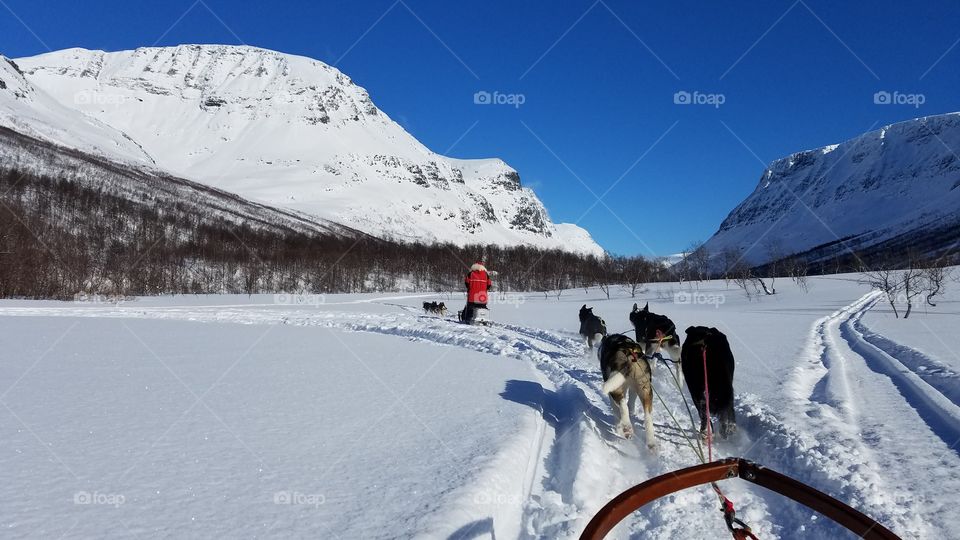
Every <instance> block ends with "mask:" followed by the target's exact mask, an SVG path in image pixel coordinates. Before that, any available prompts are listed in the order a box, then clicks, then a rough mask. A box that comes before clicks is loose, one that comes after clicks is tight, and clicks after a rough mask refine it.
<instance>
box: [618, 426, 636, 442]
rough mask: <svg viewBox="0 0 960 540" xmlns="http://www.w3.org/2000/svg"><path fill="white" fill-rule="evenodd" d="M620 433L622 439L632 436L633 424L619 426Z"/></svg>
mask: <svg viewBox="0 0 960 540" xmlns="http://www.w3.org/2000/svg"><path fill="white" fill-rule="evenodd" d="M620 434H621V435H623V438H624V439H629V438H631V437H633V426H620Z"/></svg>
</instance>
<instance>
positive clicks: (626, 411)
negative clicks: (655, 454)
mask: <svg viewBox="0 0 960 540" xmlns="http://www.w3.org/2000/svg"><path fill="white" fill-rule="evenodd" d="M597 355H598V356H599V357H600V371H601V373H602V374H603V381H604V383H603V393H604V394H607V395H608V396H610V404H611V405H612V406H613V414H614V416H615V417H616V418H617V430H618V431H619V432H620V434H621V435H623V436H624V437H625V438H627V439H629V438H630V437H632V436H633V423H632V422H631V420H630V412H631V411H633V410H634V407H635V405H636V400H637V397H638V396H639V397H640V402H641V404H642V405H643V422H644V423H643V425H644V430H645V431H646V437H647V446H648V447H650V448H654V447H655V446H656V439H655V438H654V433H653V382H652V380H651V371H650V363H649V362H648V361H647V359H646V358H645V357H644V356H643V347H642V346H641V345H640V344H638V343H637V342H635V341H634V340H632V339H630V338H629V337H627V336H625V335H623V334H613V335H610V336H607V337H605V338H603V340H602V341H601V342H600V349H599V350H598V351H597Z"/></svg>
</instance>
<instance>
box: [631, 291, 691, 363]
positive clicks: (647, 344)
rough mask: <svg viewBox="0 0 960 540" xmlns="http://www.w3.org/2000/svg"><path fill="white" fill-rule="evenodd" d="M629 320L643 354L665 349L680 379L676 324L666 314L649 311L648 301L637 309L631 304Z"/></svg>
mask: <svg viewBox="0 0 960 540" xmlns="http://www.w3.org/2000/svg"><path fill="white" fill-rule="evenodd" d="M630 322H631V323H632V324H633V328H634V330H635V331H636V334H637V342H639V343H640V344H641V345H643V347H644V349H643V354H644V355H646V356H647V357H648V358H649V357H650V356H652V355H653V354H654V353H656V352H657V350H658V348H659V351H660V352H663V351H666V353H667V354H668V355H670V358H671V359H672V360H673V362H674V364H676V366H677V379H678V380H682V379H680V336H679V335H677V325H675V324H673V321H671V320H670V319H669V318H668V317H667V316H666V315H658V314H656V313H653V312H651V311H650V303H649V302H647V305H645V306H643V309H638V308H637V305H636V304H634V305H633V311H631V312H630Z"/></svg>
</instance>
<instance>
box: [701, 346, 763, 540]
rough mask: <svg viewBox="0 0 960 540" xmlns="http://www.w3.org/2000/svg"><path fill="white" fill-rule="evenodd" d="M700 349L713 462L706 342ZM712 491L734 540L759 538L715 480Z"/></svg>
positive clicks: (709, 461)
mask: <svg viewBox="0 0 960 540" xmlns="http://www.w3.org/2000/svg"><path fill="white" fill-rule="evenodd" d="M700 350H701V351H703V397H704V399H705V400H706V404H705V407H704V408H705V412H706V418H707V463H713V417H711V416H710V382H709V381H710V379H709V377H708V375H709V373H708V372H707V344H706V343H702V344H701V345H700ZM702 459H703V458H702V455H701V460H702ZM710 486H711V487H713V491H714V492H715V493H716V494H717V497H718V498H719V499H720V511H721V512H723V520H724V521H725V522H726V524H727V530H729V531H730V534H732V535H733V538H734V540H746V539H753V540H759V539H758V538H757V537H756V535H754V534H753V531H752V530H751V529H750V526H749V525H747V524H746V523H744V522H743V520H741V519H739V518H737V511H736V509H734V507H733V501H731V500H730V499H729V498H727V496H726V495H724V494H723V491H722V490H721V489H720V486H719V485H717V483H716V482H710Z"/></svg>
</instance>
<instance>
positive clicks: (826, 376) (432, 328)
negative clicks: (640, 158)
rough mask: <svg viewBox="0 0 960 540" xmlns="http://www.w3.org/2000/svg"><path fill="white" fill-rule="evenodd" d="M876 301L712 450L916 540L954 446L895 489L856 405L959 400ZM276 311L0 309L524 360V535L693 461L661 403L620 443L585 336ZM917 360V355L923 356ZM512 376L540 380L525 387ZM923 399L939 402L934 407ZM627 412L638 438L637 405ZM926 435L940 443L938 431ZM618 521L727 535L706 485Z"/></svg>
mask: <svg viewBox="0 0 960 540" xmlns="http://www.w3.org/2000/svg"><path fill="white" fill-rule="evenodd" d="M876 300H877V297H876V295H875V293H871V294H868V295H866V296H864V297H863V298H861V299H859V300H858V301H856V302H854V303H853V304H851V305H850V306H847V307H846V308H844V309H841V310H839V311H837V312H836V313H833V314H831V315H828V316H827V317H824V318H822V319H820V320H818V321H817V322H816V323H815V324H814V326H813V328H812V329H811V335H810V340H809V343H808V345H807V348H806V350H805V352H804V355H803V356H802V357H801V358H800V359H799V363H800V365H799V366H798V367H797V368H796V369H795V370H794V372H793V374H792V376H791V377H790V380H789V381H787V382H786V383H785V385H784V387H785V389H786V390H787V391H789V392H790V394H791V399H792V403H793V405H792V407H791V408H790V409H789V410H776V411H773V410H771V409H770V408H769V407H768V406H766V405H765V404H764V403H763V402H762V401H761V400H760V399H759V398H757V397H756V396H752V395H749V394H742V393H741V394H738V397H737V401H738V405H737V414H738V423H739V424H740V426H741V434H740V438H739V439H735V440H733V441H726V442H720V443H719V444H718V446H717V447H716V448H715V453H716V454H717V456H718V457H725V456H744V457H747V458H749V459H754V460H756V461H758V462H760V463H763V464H765V465H768V466H770V467H772V468H774V469H777V470H780V471H781V472H785V473H787V474H790V475H791V476H794V477H796V478H798V479H799V480H801V481H804V482H807V483H809V484H811V485H813V486H815V487H817V488H818V489H822V490H825V491H827V492H829V493H831V494H833V495H834V496H837V497H838V498H840V499H841V500H844V501H845V502H848V503H849V504H851V505H853V506H854V507H857V508H860V509H861V510H863V511H865V512H866V513H868V514H870V515H872V516H873V517H875V518H877V519H879V520H880V521H882V522H883V523H885V524H887V525H888V526H890V527H891V528H893V529H894V530H895V531H898V532H900V533H901V534H904V535H905V536H909V537H924V536H928V535H930V534H931V533H932V532H943V531H948V529H945V528H944V527H943V526H942V525H943V522H948V520H941V519H940V518H941V517H942V516H943V515H944V514H943V513H944V512H949V508H945V507H946V504H945V503H943V502H938V500H937V498H936V494H937V493H942V490H944V489H946V490H953V489H956V490H957V491H954V492H960V478H958V475H960V473H958V472H957V471H958V470H960V460H958V459H957V455H956V453H955V452H946V453H945V454H946V455H945V456H939V457H934V458H930V459H928V460H926V461H925V463H926V464H927V465H930V466H939V467H941V468H942V470H944V471H946V472H944V473H942V474H940V476H939V477H938V482H937V484H936V485H935V486H931V488H930V493H909V494H903V493H900V492H899V491H898V489H897V480H898V479H899V478H901V477H905V476H907V475H910V474H916V471H915V470H903V468H900V469H897V467H896V464H897V460H907V459H911V458H912V455H911V454H910V452H909V450H910V448H909V444H908V442H909V437H911V435H910V433H909V426H906V427H902V426H889V427H887V426H884V425H883V422H880V421H878V419H877V415H875V414H871V413H870V411H869V410H866V411H865V410H862V409H863V408H864V407H863V406H862V405H861V403H862V399H863V395H864V394H866V395H869V394H871V393H878V394H883V393H889V392H890V389H893V391H894V392H896V394H897V396H898V397H899V396H900V395H901V394H903V396H904V397H903V399H902V400H901V401H900V403H899V406H900V407H901V408H902V407H907V408H915V409H917V410H918V411H920V409H921V408H924V407H925V412H922V411H921V412H920V415H921V417H923V419H924V420H925V421H928V424H929V425H930V429H931V430H933V431H934V432H936V430H935V429H933V428H934V427H936V426H940V427H941V428H942V427H944V426H946V427H947V428H951V429H952V428H953V427H956V426H960V423H958V424H951V423H950V421H949V420H950V419H951V418H952V416H950V415H949V414H948V415H947V416H946V417H945V418H944V417H942V415H941V416H937V415H936V414H934V413H935V412H936V411H935V408H934V406H935V405H940V406H944V407H946V406H947V405H949V406H952V407H955V404H954V403H953V402H952V400H951V399H950V396H948V395H947V394H944V393H936V394H931V392H930V390H931V388H932V387H931V385H930V384H928V383H926V382H924V381H923V380H922V379H921V377H920V376H919V375H917V374H916V373H914V372H913V371H910V370H909V369H907V368H906V367H904V365H905V364H903V363H902V364H901V365H900V366H899V367H897V364H893V363H891V360H892V361H893V362H896V361H897V360H896V359H895V358H894V354H896V355H897V356H900V357H902V355H900V354H899V353H898V349H895V348H893V346H892V345H890V343H892V342H889V340H886V341H885V342H879V341H878V338H877V337H876V336H874V335H871V334H869V333H867V331H866V330H865V328H864V327H863V325H862V323H861V322H860V317H861V316H862V315H863V313H865V312H866V311H867V310H868V309H869V308H870V307H872V305H873V304H874V303H875V302H876ZM274 307H276V306H273V307H264V306H219V307H217V306H209V307H202V306H200V307H157V308H138V307H136V306H120V307H116V306H104V307H101V306H98V307H62V308H0V316H3V315H6V316H63V317H97V318H124V319H127V318H135V319H163V320H177V321H195V322H207V323H235V324H254V325H272V324H278V325H279V324H285V325H295V326H313V327H319V328H327V329H334V330H345V331H355V332H372V333H378V334H385V335H393V336H397V337H401V338H405V339H413V340H418V341H424V342H429V343H434V344H439V345H446V346H454V347H462V348H467V349H470V350H475V351H480V352H485V353H488V354H492V355H497V356H506V357H511V358H515V359H520V360H523V361H528V362H531V363H532V364H533V365H534V366H535V367H536V368H537V369H538V371H539V372H540V373H541V374H542V375H543V376H544V377H545V378H546V380H548V381H549V383H550V385H551V386H552V388H546V387H544V388H543V391H542V393H543V397H542V399H541V401H540V402H539V403H537V404H535V405H536V406H535V409H538V410H539V412H540V418H538V419H537V422H538V428H537V434H536V439H537V440H536V441H533V444H532V446H531V447H530V448H531V452H534V453H538V455H535V456H532V457H531V461H530V465H529V466H528V467H527V469H528V473H527V474H528V475H529V477H528V478H526V482H525V483H526V485H528V486H529V487H527V488H525V490H524V491H525V493H524V496H525V497H526V499H527V500H526V502H525V503H524V505H523V511H522V523H521V524H520V527H521V534H520V536H521V537H522V538H543V537H550V538H562V537H574V536H576V535H578V534H579V533H580V531H581V530H582V529H583V527H584V526H585V524H586V521H587V520H589V518H590V517H591V516H592V515H593V514H594V513H595V512H596V511H597V510H598V509H599V508H600V507H601V506H602V505H603V504H605V503H606V501H608V500H609V499H610V498H611V497H613V496H614V495H616V494H617V493H619V492H621V491H622V490H624V489H626V488H628V487H630V486H632V485H634V484H636V483H639V482H641V481H643V480H645V479H647V478H650V477H652V476H656V475H658V474H663V473H666V472H668V471H671V470H675V469H679V468H683V467H687V466H690V465H693V464H695V463H697V461H696V458H695V457H694V455H693V452H692V451H691V449H690V448H689V447H688V446H687V443H686V441H685V440H684V439H683V437H684V436H686V435H689V434H690V433H692V430H686V429H683V431H684V432H679V431H678V430H677V428H676V427H675V426H673V425H672V423H671V421H670V419H669V416H668V415H667V413H666V411H664V410H663V404H662V403H661V402H660V401H659V400H657V399H655V401H654V422H655V426H656V430H657V439H658V442H659V448H658V449H657V451H656V453H651V452H650V451H648V449H647V448H646V447H645V445H643V444H642V442H638V441H642V439H643V437H642V436H638V437H637V439H635V440H633V441H625V440H623V439H621V438H619V437H617V436H616V435H614V434H613V424H614V418H613V415H612V412H611V409H610V406H609V403H608V401H607V398H606V397H605V396H604V395H603V394H602V393H601V391H600V386H601V384H602V383H601V377H600V374H599V369H598V364H597V359H596V356H595V354H592V351H591V353H590V354H587V353H586V351H585V350H584V345H583V343H582V341H581V340H580V339H579V338H578V337H573V336H572V335H571V334H566V333H562V332H552V331H547V330H542V329H537V328H529V327H524V326H518V325H506V324H493V325H491V326H488V327H483V326H464V325H460V324H459V323H457V322H455V321H453V320H452V319H445V318H440V317H436V316H430V315H423V314H422V313H421V312H420V310H417V309H411V310H406V309H405V310H402V311H401V312H399V313H387V314H364V313H339V312H338V313H334V312H326V311H319V310H311V309H310V308H300V309H295V308H291V309H286V308H285V309H274ZM884 339H885V338H884ZM877 343H882V346H878V345H876V344H877ZM873 349H875V350H873ZM877 351H879V352H877ZM891 352H892V353H894V354H890V353H891ZM881 355H886V356H887V358H884V357H883V356H881ZM911 359H912V360H915V361H916V362H919V361H920V360H918V359H917V357H911ZM916 362H915V363H916ZM911 374H912V376H911ZM914 379H916V380H914ZM891 381H892V382H891ZM918 381H919V382H918ZM511 382H517V383H523V384H529V385H531V386H538V385H537V384H536V383H532V382H529V381H511ZM509 384H510V383H508V386H509ZM884 384H886V386H884ZM920 384H923V385H926V386H925V387H922V386H919V385H920ZM654 385H655V387H656V388H657V390H658V392H659V393H660V395H661V396H662V397H663V398H664V399H665V400H666V401H667V406H668V407H669V408H670V409H671V410H672V411H673V412H674V414H675V415H676V416H677V418H679V419H681V422H684V419H685V418H687V411H686V408H685V407H684V405H683V403H682V401H681V399H680V396H679V395H677V391H676V388H675V387H674V386H673V384H672V382H671V381H669V376H668V375H667V373H666V371H665V370H660V369H658V370H656V371H655V373H654ZM911 385H912V386H911ZM930 395H933V396H934V397H933V398H930ZM937 395H939V397H936V396H937ZM931 399H932V400H933V404H931V403H928V401H930V400H931ZM888 405H889V404H888ZM869 407H870V406H869V405H867V406H866V408H868V409H869ZM888 408H889V406H888ZM945 410H949V408H947V409H945ZM930 418H934V419H938V418H939V420H938V421H935V420H928V419H930ZM634 420H635V422H634V423H635V425H636V426H637V427H638V430H639V431H638V433H639V432H640V431H642V428H641V426H642V413H641V415H639V416H637V417H635V419H634ZM938 422H939V423H938ZM684 424H685V422H684ZM928 424H924V426H926V425H928ZM685 427H686V426H684V428H685ZM937 435H940V436H939V437H938V436H937ZM928 436H929V437H934V438H935V440H936V442H937V443H938V444H940V445H943V446H945V443H944V440H946V439H945V438H944V436H943V433H942V430H941V432H940V433H936V435H934V434H933V433H928ZM947 438H949V434H947ZM921 448H925V449H926V448H929V447H928V446H923V447H921ZM724 490H725V491H726V493H727V495H728V496H729V497H730V498H731V499H733V500H735V501H736V502H737V506H738V511H739V514H740V516H741V517H742V518H744V519H745V520H746V521H748V522H749V523H751V525H753V526H754V529H755V531H756V532H757V533H758V534H759V535H760V536H761V537H763V538H769V537H777V536H781V535H783V536H787V537H790V536H793V535H794V534H797V531H805V534H814V535H828V536H829V535H834V534H836V533H837V528H836V527H835V526H833V525H832V524H829V523H826V521H827V520H825V519H820V520H818V521H811V519H810V513H809V512H806V511H804V510H802V509H800V508H799V507H797V506H796V505H793V504H791V503H789V502H787V501H785V500H784V499H782V498H780V497H778V496H776V495H774V494H770V493H769V492H766V491H765V490H760V489H757V488H751V487H750V486H747V485H746V484H745V483H738V482H727V483H724ZM948 492H949V491H948ZM924 509H927V510H929V511H928V512H924V511H923V510H924ZM771 516H772V517H771ZM621 529H623V530H622V531H621V532H630V533H631V535H634V534H635V535H641V536H644V537H646V536H649V537H683V536H687V537H702V536H704V535H705V534H707V535H709V534H714V535H717V536H718V537H719V535H723V534H725V527H724V526H723V522H722V519H721V517H720V512H719V511H718V508H717V502H716V498H715V496H714V495H713V494H712V492H710V491H709V490H707V489H694V490H687V491H684V492H680V493H678V494H676V495H674V496H672V497H670V498H667V499H664V500H660V501H657V502H655V503H653V504H652V505H650V506H649V507H648V508H645V509H644V510H643V511H641V512H637V513H635V514H634V515H632V516H631V517H629V518H628V519H627V520H626V525H625V526H623V527H622V528H621ZM618 530H620V529H618ZM948 532H949V531H948ZM953 532H956V531H953Z"/></svg>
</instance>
